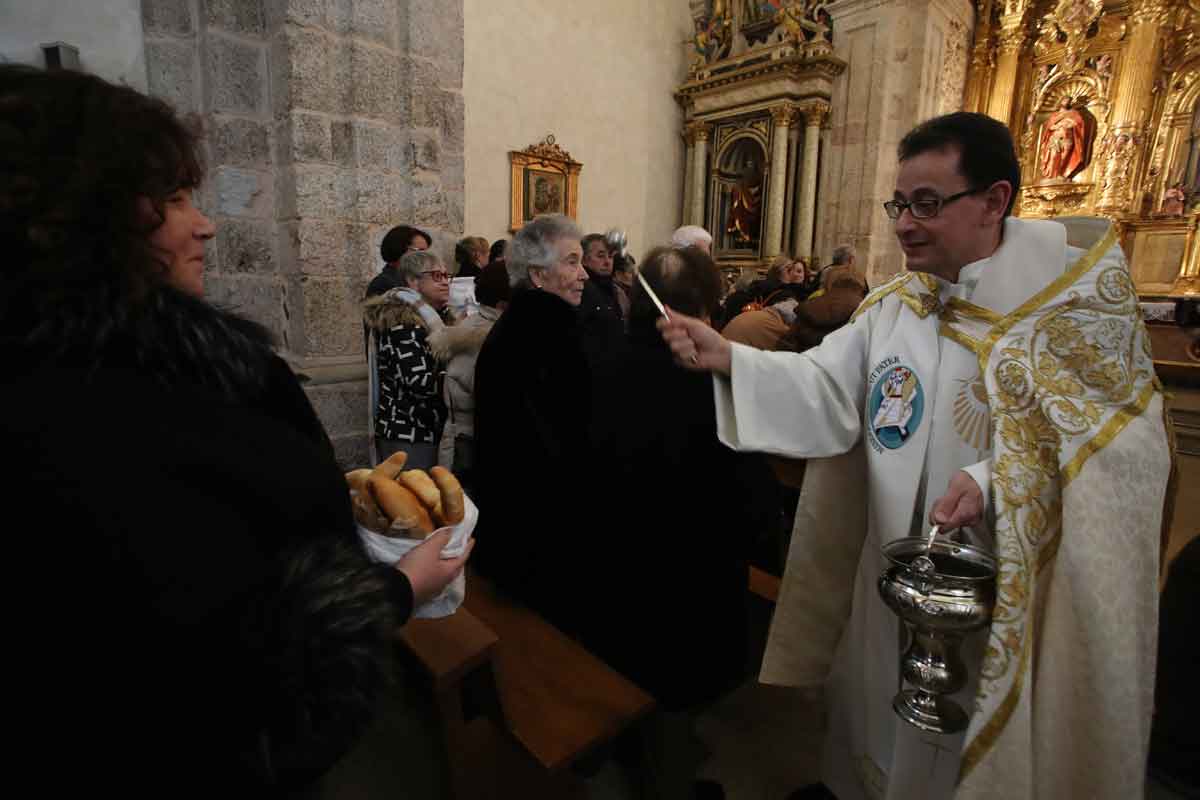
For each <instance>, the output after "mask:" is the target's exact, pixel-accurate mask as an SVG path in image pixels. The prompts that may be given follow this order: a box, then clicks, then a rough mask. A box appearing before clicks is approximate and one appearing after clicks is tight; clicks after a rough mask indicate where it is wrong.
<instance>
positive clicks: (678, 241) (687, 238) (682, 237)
mask: <svg viewBox="0 0 1200 800" xmlns="http://www.w3.org/2000/svg"><path fill="white" fill-rule="evenodd" d="M712 240H713V239H712V234H711V233H709V232H708V231H706V230H704V228H701V227H700V226H699V225H682V226H680V227H678V228H676V229H675V232H674V233H672V234H671V245H672V246H674V247H696V248H699V249H700V250H702V251H703V252H705V253H708V254H709V255H712Z"/></svg>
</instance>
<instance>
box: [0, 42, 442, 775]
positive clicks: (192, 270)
mask: <svg viewBox="0 0 1200 800" xmlns="http://www.w3.org/2000/svg"><path fill="white" fill-rule="evenodd" d="M201 178H202V169H201V166H200V163H199V161H198V158H197V143H196V139H195V135H194V134H193V133H192V132H191V131H190V130H189V129H188V128H187V127H186V126H185V125H184V124H183V123H182V122H181V121H180V120H179V119H178V118H177V117H176V116H175V114H174V112H173V111H172V110H171V109H170V108H169V107H168V106H167V105H165V104H164V103H162V102H161V101H159V100H154V99H151V98H148V97H146V96H145V95H142V94H139V93H138V92H136V91H134V90H132V89H128V88H125V87H118V86H114V85H111V84H109V83H106V82H105V81H103V80H101V79H99V78H96V77H94V76H90V75H85V74H80V73H75V72H67V71H63V72H42V71H39V70H33V69H29V68H26V67H16V66H7V65H6V66H0V249H2V251H3V253H4V260H3V267H2V269H3V278H2V279H0V355H2V357H3V359H4V364H5V368H6V381H5V383H6V385H5V387H4V389H5V391H4V397H5V400H6V413H5V414H4V415H3V417H2V420H3V421H2V422H0V437H2V439H0V440H2V441H3V442H4V444H5V454H6V457H7V458H6V461H7V462H8V466H9V470H7V471H8V472H9V473H10V474H15V475H16V478H15V479H10V480H9V481H8V483H7V489H8V490H9V492H10V494H9V498H10V499H9V502H8V504H6V508H5V512H6V514H7V515H8V522H9V525H8V526H6V528H7V530H8V531H9V532H10V534H11V535H10V536H9V537H8V552H7V563H8V564H9V565H10V567H14V566H17V565H19V566H20V568H18V569H10V570H9V573H8V576H7V579H6V581H5V587H6V590H7V592H8V593H9V603H8V604H7V606H8V608H9V610H10V614H9V619H10V624H9V626H8V627H7V631H6V633H7V635H8V637H9V641H10V643H12V645H13V646H16V647H19V648H20V651H21V656H20V657H19V658H12V659H10V665H11V666H12V667H14V668H15V670H16V675H15V676H14V677H15V680H14V681H13V683H12V685H13V686H16V687H19V689H20V691H19V692H14V693H12V694H11V695H10V703H9V704H8V705H7V707H6V711H7V712H8V713H7V714H6V718H7V719H8V720H9V721H10V722H13V723H14V724H15V727H16V729H17V730H19V731H20V732H21V733H20V736H19V737H18V739H19V741H18V744H17V745H15V749H14V750H13V751H12V752H11V753H10V757H11V759H12V762H11V763H12V764H13V765H14V769H17V770H26V771H29V772H30V773H31V774H36V776H37V781H38V785H39V786H40V787H42V791H45V792H46V793H47V794H60V793H64V792H63V791H58V790H66V789H69V788H77V787H78V786H80V785H85V786H87V787H88V788H89V789H91V790H96V789H98V788H100V787H110V788H117V787H119V788H120V789H121V790H122V793H123V794H125V795H127V796H139V795H143V794H148V793H150V792H154V793H155V794H160V795H164V796H183V795H191V794H206V795H208V796H220V795H221V794H224V795H229V794H239V793H241V792H243V791H245V790H253V791H254V793H255V795H256V796H270V795H279V794H285V793H288V792H290V791H293V790H298V789H299V788H301V787H304V786H306V785H308V784H310V783H311V782H312V781H313V780H314V779H315V778H316V777H318V776H320V775H321V774H322V773H323V772H324V771H325V770H326V769H327V768H328V767H329V766H331V765H332V764H333V763H334V762H335V761H336V760H337V759H338V758H339V757H340V756H341V755H342V754H343V753H344V752H345V751H346V750H348V749H349V747H350V746H351V745H352V744H353V742H354V741H355V740H356V738H357V736H358V735H359V734H360V733H361V732H362V731H363V729H364V728H365V726H366V725H367V724H368V722H369V720H370V718H371V715H372V712H373V706H374V705H375V704H376V699H377V696H378V695H379V692H380V690H381V689H382V687H383V686H384V684H385V682H386V678H387V664H386V659H385V658H384V656H385V654H386V651H387V650H386V649H387V646H388V640H389V634H390V627H391V626H393V625H394V624H395V623H396V622H397V621H398V620H399V621H402V620H403V619H405V618H406V617H407V616H408V614H409V613H410V610H411V608H412V605H413V603H414V601H415V602H420V601H421V600H422V599H423V598H426V597H429V596H432V595H433V594H436V593H437V592H438V591H439V590H440V588H441V587H442V586H444V585H445V583H446V582H448V581H449V580H450V579H451V578H452V577H453V575H454V574H455V573H456V572H457V570H458V569H459V568H461V561H458V562H455V561H444V562H443V561H440V560H439V558H438V556H439V550H440V546H441V545H440V544H439V542H438V541H437V540H436V539H435V540H433V541H431V544H430V546H428V547H421V548H417V550H415V551H414V553H417V556H416V557H415V558H410V559H408V560H407V561H406V562H401V563H400V564H399V565H397V568H396V569H393V568H391V567H382V566H376V565H372V564H370V563H369V562H368V561H367V558H366V556H365V554H364V553H363V551H362V549H361V546H360V545H359V543H358V540H357V538H356V535H355V529H354V523H353V517H352V514H351V509H350V505H349V499H348V494H347V489H346V486H345V483H344V481H343V478H342V475H341V473H340V469H339V468H338V465H337V463H336V461H335V459H334V455H333V448H332V446H331V444H330V442H329V439H328V437H327V436H326V435H325V432H324V430H323V428H322V427H321V424H320V422H319V421H318V419H317V416H316V414H315V413H314V411H313V409H312V406H311V405H310V404H309V402H308V400H307V398H306V397H305V395H304V393H303V392H302V390H301V389H300V387H299V385H298V383H297V381H296V379H295V378H294V376H293V375H292V373H291V371H290V370H289V369H288V367H287V365H286V364H285V363H284V362H283V361H282V360H281V359H280V358H279V357H278V356H276V355H275V354H274V352H273V351H272V348H271V341H270V337H269V335H268V334H267V332H266V330H265V329H263V328H262V327H261V326H259V325H257V324H255V323H253V322H251V321H249V320H246V319H243V318H241V317H239V316H237V315H235V314H232V313H229V312H226V311H222V310H219V309H217V308H215V307H214V306H212V305H210V304H209V303H207V302H206V301H205V300H204V299H203V288H204V248H205V243H206V242H207V240H208V239H210V238H212V236H213V235H214V232H215V229H214V226H213V224H212V222H211V221H209V220H208V219H207V218H206V217H205V216H204V214H203V213H201V212H200V211H199V209H197V208H196V207H195V205H193V200H192V192H193V190H194V189H195V187H196V186H197V185H198V184H199V183H200V180H201ZM443 543H444V542H443ZM218 792H219V793H220V794H217V793H218Z"/></svg>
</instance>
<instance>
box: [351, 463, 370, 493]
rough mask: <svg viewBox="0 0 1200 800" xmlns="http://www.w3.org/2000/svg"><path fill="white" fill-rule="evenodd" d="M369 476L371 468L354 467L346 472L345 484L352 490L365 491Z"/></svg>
mask: <svg viewBox="0 0 1200 800" xmlns="http://www.w3.org/2000/svg"><path fill="white" fill-rule="evenodd" d="M370 477H371V470H369V469H365V468H364V469H356V470H351V471H350V472H347V473H346V485H347V486H349V487H350V489H351V490H352V491H355V492H359V493H365V492H366V491H367V479H368V478H370Z"/></svg>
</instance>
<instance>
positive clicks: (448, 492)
mask: <svg viewBox="0 0 1200 800" xmlns="http://www.w3.org/2000/svg"><path fill="white" fill-rule="evenodd" d="M429 477H430V478H432V479H433V482H434V484H435V485H436V486H437V488H438V491H439V492H440V493H441V495H442V524H443V525H457V524H458V523H460V522H462V521H463V517H464V516H466V514H467V507H466V503H465V502H464V500H463V488H462V484H461V483H459V482H458V478H456V477H454V473H453V472H451V471H450V470H448V469H446V468H445V467H434V468H433V469H431V470H429Z"/></svg>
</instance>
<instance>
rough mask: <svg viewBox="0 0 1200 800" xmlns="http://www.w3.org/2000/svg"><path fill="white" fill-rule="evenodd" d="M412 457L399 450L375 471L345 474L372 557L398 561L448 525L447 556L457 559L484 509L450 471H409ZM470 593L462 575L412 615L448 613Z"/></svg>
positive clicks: (382, 561) (438, 468) (359, 528)
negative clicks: (407, 467)
mask: <svg viewBox="0 0 1200 800" xmlns="http://www.w3.org/2000/svg"><path fill="white" fill-rule="evenodd" d="M407 458H408V457H407V455H406V454H405V453H404V452H403V451H400V452H398V453H396V454H395V455H393V456H392V457H391V458H389V459H388V460H387V461H384V462H382V463H380V464H379V465H378V466H376V467H375V468H374V469H357V470H353V471H352V472H347V473H346V483H347V485H348V486H349V487H350V503H351V506H352V507H353V509H354V521H355V523H356V524H357V526H358V535H359V537H361V538H362V541H363V544H364V545H365V546H366V549H367V553H368V554H369V555H370V556H371V558H372V559H374V560H375V561H378V562H381V563H386V564H393V563H395V562H396V561H398V560H400V558H401V557H402V556H404V554H405V553H407V552H408V551H409V550H412V549H413V548H414V547H416V546H417V545H419V544H420V543H421V542H423V541H425V539H427V538H428V537H429V536H431V535H433V533H434V532H436V531H439V530H441V529H443V528H449V529H450V541H449V542H447V544H446V546H445V547H444V548H442V558H457V557H458V556H460V555H462V553H463V551H464V549H465V548H466V546H467V541H468V540H469V539H470V538H471V533H472V532H473V531H474V530H475V523H476V522H477V521H478V519H479V510H478V509H477V508H476V507H475V504H474V503H472V502H471V498H469V497H467V496H466V495H465V494H464V493H463V489H462V485H461V484H459V482H458V479H457V478H455V477H454V475H453V473H451V472H450V470H448V469H445V468H443V467H434V468H432V469H430V470H429V471H428V472H426V471H425V470H421V469H405V468H404V465H405V462H406V461H407ZM465 594H466V579H465V578H464V576H463V575H462V574H460V575H459V576H458V577H457V578H455V579H454V580H453V581H452V582H451V583H450V585H449V586H447V587H446V590H445V591H444V592H442V593H441V594H440V595H438V596H437V597H435V598H434V599H433V600H431V601H430V602H428V603H426V604H424V605H422V606H419V607H418V608H416V609H414V611H413V616H414V617H420V618H426V619H429V618H437V617H445V616H449V615H450V614H453V613H454V612H455V611H456V610H458V607H459V606H460V605H461V604H462V601H463V597H464V596H465Z"/></svg>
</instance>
